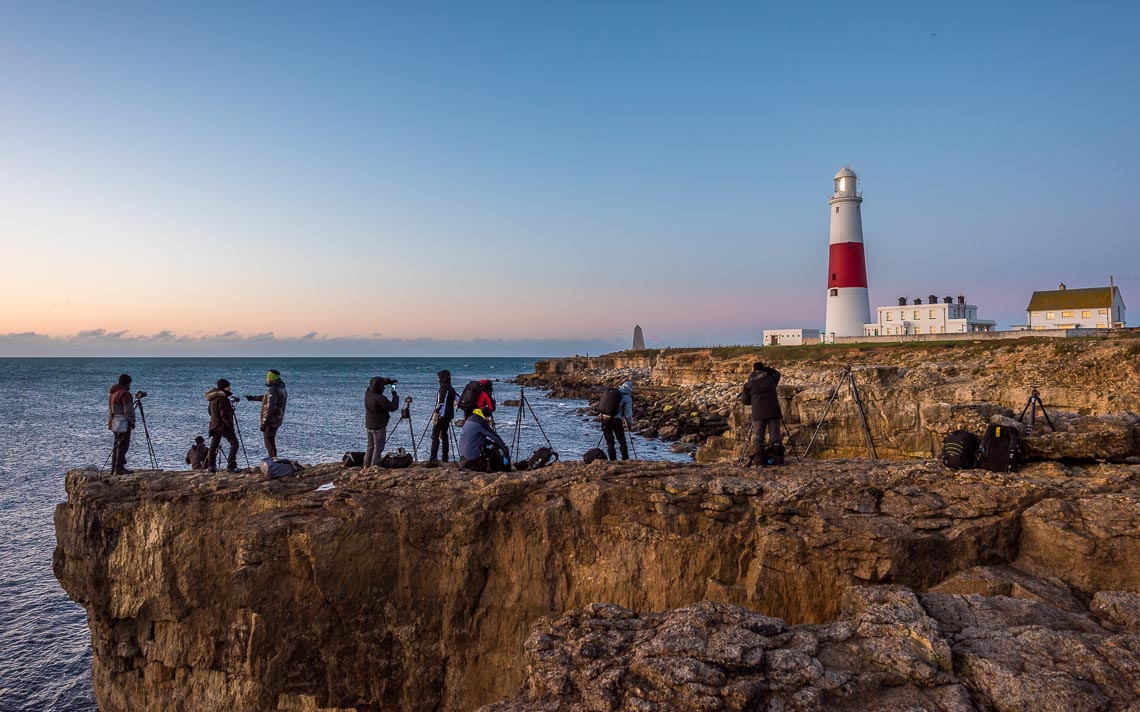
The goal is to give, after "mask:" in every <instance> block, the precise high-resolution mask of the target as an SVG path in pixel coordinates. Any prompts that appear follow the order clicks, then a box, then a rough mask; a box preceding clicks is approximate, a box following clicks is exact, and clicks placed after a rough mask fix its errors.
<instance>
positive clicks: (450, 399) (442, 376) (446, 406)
mask: <svg viewBox="0 0 1140 712" xmlns="http://www.w3.org/2000/svg"><path fill="white" fill-rule="evenodd" d="M435 375H436V377H437V378H439V394H438V395H436V398H435V411H434V412H433V418H434V419H435V420H434V422H433V423H432V426H431V457H430V458H429V459H428V464H429V465H436V464H438V463H439V460H437V459H436V455H438V454H439V451H440V446H441V445H442V446H443V447H442V449H443V461H444V462H447V456H448V450H449V449H450V447H451V443H449V442H448V440H449V436H448V435H449V429H450V427H451V421H452V419H453V418H455V405H456V404H457V403H458V402H459V394H458V393H456V392H455V388H453V387H452V385H451V371H448V370H446V369H444V370H443V371H440V372H439V373H437V374H435Z"/></svg>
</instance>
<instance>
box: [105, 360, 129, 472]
mask: <svg viewBox="0 0 1140 712" xmlns="http://www.w3.org/2000/svg"><path fill="white" fill-rule="evenodd" d="M134 429H135V406H134V401H133V400H132V399H131V377H130V376H129V375H128V374H126V373H124V374H122V375H120V376H119V382H118V383H116V384H115V385H113V386H111V392H110V395H109V396H108V398H107V430H110V431H111V432H112V433H114V435H115V444H114V445H113V446H112V448H111V474H113V475H120V474H122V475H129V474H131V472H132V471H131V470H128V469H127V450H129V449H130V447H131V431H132V430H134Z"/></svg>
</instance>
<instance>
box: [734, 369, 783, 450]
mask: <svg viewBox="0 0 1140 712" xmlns="http://www.w3.org/2000/svg"><path fill="white" fill-rule="evenodd" d="M779 383H780V372H779V371H777V370H776V369H774V368H772V367H771V366H765V365H764V364H763V363H761V362H759V361H757V362H756V363H755V364H753V365H752V373H750V374H748V381H747V382H746V383H745V384H744V391H743V392H742V393H741V394H740V400H741V402H742V403H744V404H745V405H748V406H751V408H752V464H754V465H759V464H760V463H761V462H763V454H764V448H765V439H766V440H767V444H768V445H773V444H776V443H779V442H780V441H781V439H782V438H781V437H780V423H781V419H782V418H783V415H782V414H781V412H780V398H779V394H778V391H777V390H776V386H778V385H779ZM765 436H767V437H766V438H765Z"/></svg>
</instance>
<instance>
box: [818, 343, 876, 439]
mask: <svg viewBox="0 0 1140 712" xmlns="http://www.w3.org/2000/svg"><path fill="white" fill-rule="evenodd" d="M844 383H846V384H847V385H848V386H850V390H851V398H852V399H853V400H854V401H855V407H856V409H858V411H859V423H860V425H862V427H863V440H864V441H865V442H866V443H867V454H868V455H870V456H871V459H872V460H878V459H879V454H878V452H876V451H875V441H874V440H873V439H872V438H871V428H870V426H869V425H867V412H866V411H865V410H864V409H863V399H862V398H860V397H859V388H858V386H856V385H855V373H854V372H853V371H852V370H851V364H847V365H846V366H844V367H843V373H842V374H841V375H840V376H839V383H837V384H835V390H834V391H832V392H831V398H829V399H828V400H827V407H826V408H824V410H823V416H821V417H820V419H819V423H817V424H816V426H815V432H813V433H812V434H811V440H808V444H807V449H806V450H804V457H807V456H808V453H810V452H811V446H812V445H813V444H814V443H815V437H816V436H817V435H819V430H820V428H822V427H823V423H824V421H826V420H827V414H828V413H830V412H831V406H832V405H833V404H834V403H835V399H836V398H838V397H839V389H840V388H842V387H843V384H844Z"/></svg>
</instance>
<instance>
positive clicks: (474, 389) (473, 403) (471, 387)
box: [459, 381, 489, 418]
mask: <svg viewBox="0 0 1140 712" xmlns="http://www.w3.org/2000/svg"><path fill="white" fill-rule="evenodd" d="M482 392H483V386H481V385H479V381H468V383H467V385H466V386H464V387H463V393H461V394H460V395H459V410H461V411H463V415H465V416H467V417H468V418H470V417H471V411H473V410H475V409H476V408H477V407H479V405H478V404H479V394H480V393H482ZM487 415H489V414H487Z"/></svg>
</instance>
